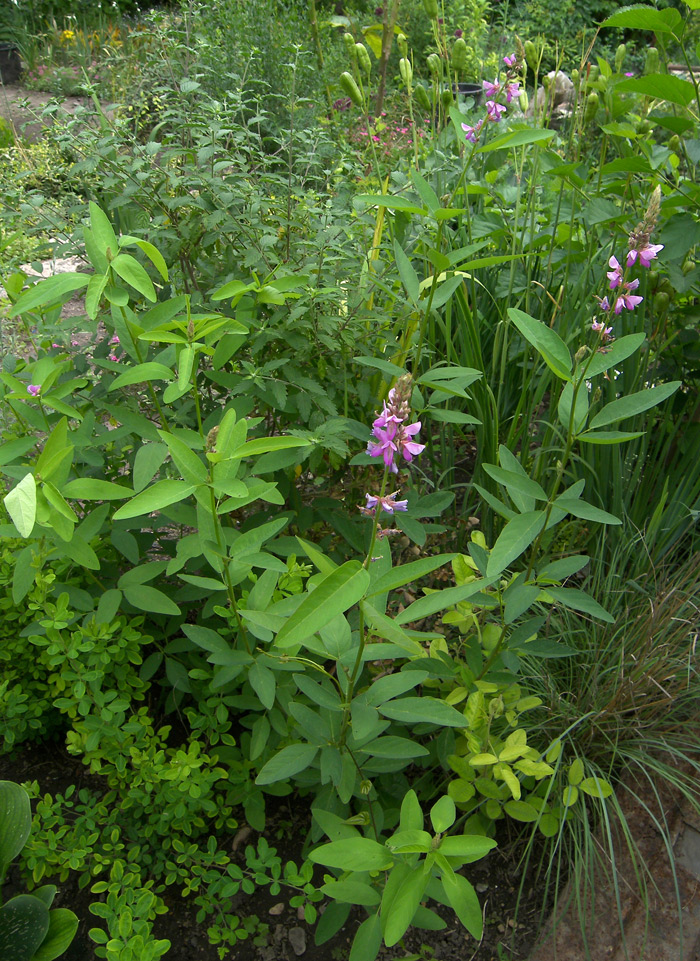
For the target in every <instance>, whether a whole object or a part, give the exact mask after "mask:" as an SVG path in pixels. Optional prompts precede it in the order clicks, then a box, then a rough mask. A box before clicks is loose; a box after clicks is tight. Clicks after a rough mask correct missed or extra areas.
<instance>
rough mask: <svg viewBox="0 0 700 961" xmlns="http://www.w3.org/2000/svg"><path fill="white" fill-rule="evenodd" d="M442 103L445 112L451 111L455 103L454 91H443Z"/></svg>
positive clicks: (441, 95)
mask: <svg viewBox="0 0 700 961" xmlns="http://www.w3.org/2000/svg"><path fill="white" fill-rule="evenodd" d="M440 102H441V103H442V106H443V108H444V109H445V110H449V109H450V107H451V106H452V104H453V103H454V99H453V97H452V91H451V90H450V89H449V88H448V89H447V90H443V91H442V93H441V94H440Z"/></svg>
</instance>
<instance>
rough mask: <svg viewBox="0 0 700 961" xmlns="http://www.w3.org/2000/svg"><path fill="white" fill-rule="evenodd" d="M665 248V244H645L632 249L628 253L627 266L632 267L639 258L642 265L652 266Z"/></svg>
mask: <svg viewBox="0 0 700 961" xmlns="http://www.w3.org/2000/svg"><path fill="white" fill-rule="evenodd" d="M663 249H664V245H663V244H645V245H644V246H643V247H639V248H637V249H635V250H630V251H629V252H628V254H627V266H628V267H632V266H634V264H636V262H637V260H639V266H640V267H651V262H652V260H654V259H655V258H656V257H657V255H658V254H659V252H660V251H662V250H663Z"/></svg>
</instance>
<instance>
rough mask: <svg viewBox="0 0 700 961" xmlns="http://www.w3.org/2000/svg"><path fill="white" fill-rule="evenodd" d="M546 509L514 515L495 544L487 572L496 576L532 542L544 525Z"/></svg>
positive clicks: (490, 575)
mask: <svg viewBox="0 0 700 961" xmlns="http://www.w3.org/2000/svg"><path fill="white" fill-rule="evenodd" d="M545 517H546V515H545V512H544V511H529V512H528V513H527V514H519V515H518V516H517V517H512V518H511V519H510V520H509V521H508V523H507V524H506V526H505V527H504V528H503V530H502V531H501V533H500V535H499V537H498V540H497V541H496V543H495V544H494V545H493V549H492V550H491V554H490V555H489V562H488V566H487V568H486V573H487V575H488V576H489V577H496V576H498V575H499V574H500V573H501V572H502V571H504V570H505V569H506V567H508V565H509V564H511V563H512V562H513V561H514V560H515V559H516V558H518V557H520V555H521V554H522V553H523V551H526V550H527V548H528V547H529V546H530V544H532V542H533V541H534V539H535V538H536V537H537V535H538V534H539V533H540V531H541V530H542V528H543V527H544V522H545Z"/></svg>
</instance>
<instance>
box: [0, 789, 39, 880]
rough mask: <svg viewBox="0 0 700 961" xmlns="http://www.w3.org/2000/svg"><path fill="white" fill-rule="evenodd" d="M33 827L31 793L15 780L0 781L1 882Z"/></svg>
mask: <svg viewBox="0 0 700 961" xmlns="http://www.w3.org/2000/svg"><path fill="white" fill-rule="evenodd" d="M31 828H32V808H31V804H30V802H29V795H28V794H27V792H26V791H25V789H24V788H23V787H22V786H21V785H20V784H15V782H14V781H0V882H2V881H3V880H4V877H5V872H6V871H7V869H8V867H9V866H10V864H11V863H12V862H13V861H14V859H15V858H16V857H17V855H18V854H19V853H20V851H21V850H22V848H23V847H24V845H25V844H26V843H27V839H28V838H29V832H30V831H31Z"/></svg>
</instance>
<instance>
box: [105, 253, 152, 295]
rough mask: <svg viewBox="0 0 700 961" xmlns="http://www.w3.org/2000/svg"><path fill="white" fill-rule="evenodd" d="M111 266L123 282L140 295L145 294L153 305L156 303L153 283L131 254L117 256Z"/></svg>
mask: <svg viewBox="0 0 700 961" xmlns="http://www.w3.org/2000/svg"><path fill="white" fill-rule="evenodd" d="M110 266H111V268H112V270H113V271H114V272H115V273H116V274H118V275H119V276H120V277H121V279H122V280H125V281H126V282H127V284H129V285H130V286H131V287H133V288H134V289H135V290H138V292H139V293H140V294H143V296H144V297H145V298H146V300H150V301H151V303H155V302H156V300H157V299H158V298H157V297H156V291H155V288H154V286H153V281H152V280H151V278H150V277H149V276H148V274H147V273H146V270H145V268H144V267H142V266H141V264H140V263H139V262H138V260H136V258H135V257H132V256H131V254H117V256H116V257H115V258H114V260H113V261H112V263H111V264H110Z"/></svg>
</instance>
